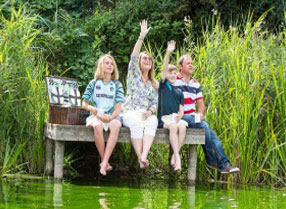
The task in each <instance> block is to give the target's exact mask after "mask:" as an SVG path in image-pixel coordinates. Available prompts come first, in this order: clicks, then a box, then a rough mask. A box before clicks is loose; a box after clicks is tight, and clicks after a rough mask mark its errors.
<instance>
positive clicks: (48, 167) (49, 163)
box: [45, 138, 54, 176]
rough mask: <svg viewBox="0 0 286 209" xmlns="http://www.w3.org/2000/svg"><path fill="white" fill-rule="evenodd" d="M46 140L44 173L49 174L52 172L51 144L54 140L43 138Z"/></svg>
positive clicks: (52, 144)
mask: <svg viewBox="0 0 286 209" xmlns="http://www.w3.org/2000/svg"><path fill="white" fill-rule="evenodd" d="M45 141H46V165H45V174H46V175H47V176H51V175H52V172H53V167H54V166H53V146H54V142H53V140H52V139H49V138H45Z"/></svg>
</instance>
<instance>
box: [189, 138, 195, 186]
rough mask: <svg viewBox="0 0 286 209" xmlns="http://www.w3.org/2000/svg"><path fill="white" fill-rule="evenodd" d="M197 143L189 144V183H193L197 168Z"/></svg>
mask: <svg viewBox="0 0 286 209" xmlns="http://www.w3.org/2000/svg"><path fill="white" fill-rule="evenodd" d="M196 147H197V145H194V144H192V145H190V157H189V167H188V181H189V183H190V184H195V181H196V170H197V150H196Z"/></svg>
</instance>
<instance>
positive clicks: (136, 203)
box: [0, 179, 286, 209]
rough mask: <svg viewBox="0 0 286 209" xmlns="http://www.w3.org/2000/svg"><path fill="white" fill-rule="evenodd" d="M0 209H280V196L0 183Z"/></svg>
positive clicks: (260, 191)
mask: <svg viewBox="0 0 286 209" xmlns="http://www.w3.org/2000/svg"><path fill="white" fill-rule="evenodd" d="M0 184H1V185H0V208H11V209H12V208H13V209H14V208H55V209H57V208H69V209H73V208H86V209H89V208H102V209H106V208H110V209H112V208H116V209H126V208H132V209H134V208H136V209H149V208H169V209H176V208H210V209H213V208H223V209H224V208H225V209H229V208H285V205H286V191H283V190H280V191H279V190H273V189H269V188H259V187H250V188H241V187H240V188H233V187H231V185H228V187H222V186H221V185H217V186H216V185H210V184H207V185H196V187H195V186H188V185H186V183H184V182H176V183H166V182H161V181H151V180H148V181H146V182H138V181H137V182H135V184H134V182H131V183H130V182H129V181H128V182H127V181H126V180H125V181H123V182H112V181H111V180H106V181H100V182H68V181H63V182H54V181H51V180H49V181H48V180H46V179H45V180H26V179H25V180H15V179H3V180H2V181H0Z"/></svg>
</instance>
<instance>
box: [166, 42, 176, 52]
mask: <svg viewBox="0 0 286 209" xmlns="http://www.w3.org/2000/svg"><path fill="white" fill-rule="evenodd" d="M175 48H176V41H174V40H171V41H169V42H168V47H167V51H168V52H169V53H171V52H173V51H174V50H175Z"/></svg>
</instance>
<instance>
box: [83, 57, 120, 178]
mask: <svg viewBox="0 0 286 209" xmlns="http://www.w3.org/2000/svg"><path fill="white" fill-rule="evenodd" d="M118 77H119V73H118V69H117V65H116V62H115V60H114V58H113V57H112V56H111V55H109V54H106V55H104V56H102V57H100V58H99V60H98V64H97V68H96V71H95V73H94V79H93V80H92V81H90V82H89V84H88V86H87V87H86V90H85V92H84V94H83V96H82V98H83V103H82V107H83V108H84V109H86V110H87V111H89V112H90V116H89V117H88V118H87V121H86V125H87V126H92V127H93V128H94V141H95V145H96V147H97V150H98V152H99V155H100V157H101V164H100V173H101V174H102V175H106V171H110V170H111V169H112V167H111V166H110V165H109V162H108V161H109V158H110V156H111V153H112V151H113V149H114V147H115V145H116V142H117V138H118V134H119V130H120V127H121V120H120V117H119V114H120V111H121V107H122V103H124V101H125V99H124V92H123V87H122V84H121V82H120V81H118ZM108 129H109V131H110V134H109V137H108V140H107V143H106V146H105V143H104V137H103V130H105V131H107V130H108Z"/></svg>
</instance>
